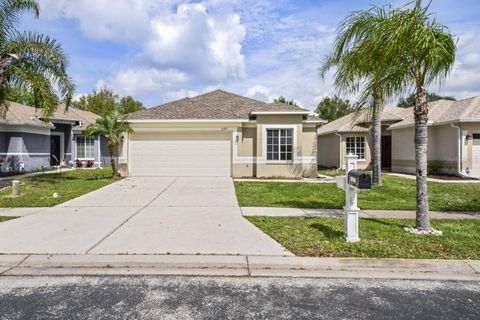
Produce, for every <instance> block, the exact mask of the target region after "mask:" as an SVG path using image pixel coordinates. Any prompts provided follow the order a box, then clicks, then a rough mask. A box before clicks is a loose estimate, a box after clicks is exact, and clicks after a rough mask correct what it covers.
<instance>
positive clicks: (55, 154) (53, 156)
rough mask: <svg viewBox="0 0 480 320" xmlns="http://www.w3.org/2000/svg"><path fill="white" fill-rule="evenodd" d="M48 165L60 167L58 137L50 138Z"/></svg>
mask: <svg viewBox="0 0 480 320" xmlns="http://www.w3.org/2000/svg"><path fill="white" fill-rule="evenodd" d="M50 165H51V166H58V165H60V136H50Z"/></svg>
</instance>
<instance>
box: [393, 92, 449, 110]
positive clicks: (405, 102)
mask: <svg viewBox="0 0 480 320" xmlns="http://www.w3.org/2000/svg"><path fill="white" fill-rule="evenodd" d="M427 100H428V102H432V101H437V100H455V97H452V96H441V95H438V94H436V93H434V92H432V93H430V92H427ZM414 105H415V94H413V93H412V94H411V95H409V96H408V97H406V98H400V99H399V100H398V104H397V107H400V108H409V107H413V106H414Z"/></svg>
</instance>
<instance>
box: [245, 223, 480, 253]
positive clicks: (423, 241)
mask: <svg viewBox="0 0 480 320" xmlns="http://www.w3.org/2000/svg"><path fill="white" fill-rule="evenodd" d="M248 220H249V221H250V222H252V223H253V224H255V225H256V226H257V227H259V228H260V229H262V230H263V231H264V232H265V233H267V234H268V235H270V236H271V237H272V238H273V239H275V240H276V241H278V242H279V243H280V244H282V245H283V246H284V247H285V248H287V249H288V250H290V251H291V252H293V253H294V254H296V255H299V256H315V257H369V258H408V259H480V221H478V220H440V219H439V220H432V224H433V226H434V227H435V228H437V229H439V230H442V231H443V232H444V236H418V235H413V234H409V233H406V232H404V231H403V230H402V227H404V226H414V225H415V223H414V220H413V219H412V220H410V219H360V240H361V241H360V242H358V243H347V242H345V240H344V238H343V218H338V217H312V218H305V217H248Z"/></svg>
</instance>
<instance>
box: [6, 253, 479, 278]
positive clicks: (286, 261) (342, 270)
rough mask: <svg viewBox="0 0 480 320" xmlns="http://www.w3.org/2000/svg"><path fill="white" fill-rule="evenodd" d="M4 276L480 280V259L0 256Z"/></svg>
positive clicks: (93, 255)
mask: <svg viewBox="0 0 480 320" xmlns="http://www.w3.org/2000/svg"><path fill="white" fill-rule="evenodd" d="M0 275H1V276H45V275H49V276H55V275H56V276H67V275H178V276H223V277H289V278H290V277H291V278H370V279H415V280H462V281H480V261H479V260H472V261H466V260H465V261H464V260H410V259H364V258H309V257H287V256H242V255H231V256H229V255H95V254H87V255H0Z"/></svg>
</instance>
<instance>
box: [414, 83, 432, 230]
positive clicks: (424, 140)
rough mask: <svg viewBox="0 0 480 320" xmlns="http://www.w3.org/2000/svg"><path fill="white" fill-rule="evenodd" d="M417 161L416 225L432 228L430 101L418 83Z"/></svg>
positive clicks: (416, 105)
mask: <svg viewBox="0 0 480 320" xmlns="http://www.w3.org/2000/svg"><path fill="white" fill-rule="evenodd" d="M414 112H415V162H416V168H417V171H416V178H417V179H416V182H417V208H416V209H417V214H416V227H417V229H419V230H430V229H431V226H430V217H429V215H428V189H427V146H428V127H427V125H428V102H427V94H426V90H425V88H424V87H423V85H417V94H416V98H415V110H414Z"/></svg>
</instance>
